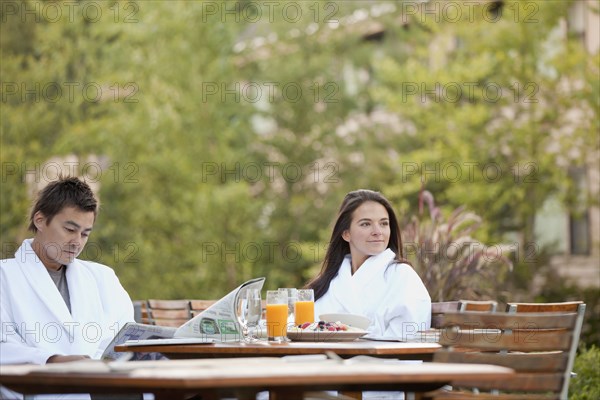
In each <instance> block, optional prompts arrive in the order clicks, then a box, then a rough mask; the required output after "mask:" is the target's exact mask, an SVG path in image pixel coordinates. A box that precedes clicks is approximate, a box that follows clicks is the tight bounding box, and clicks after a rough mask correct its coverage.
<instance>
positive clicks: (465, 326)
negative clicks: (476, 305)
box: [434, 304, 585, 400]
mask: <svg viewBox="0 0 600 400" xmlns="http://www.w3.org/2000/svg"><path fill="white" fill-rule="evenodd" d="M540 309H541V308H535V310H536V311H537V312H527V313H525V312H523V313H519V312H515V311H511V312H510V313H498V312H474V311H464V312H448V313H445V314H443V315H442V316H441V317H440V321H439V322H440V327H442V328H443V330H442V334H441V337H440V344H442V345H443V346H444V348H443V349H442V350H440V351H438V352H436V354H435V355H434V361H439V362H455V363H484V364H496V365H501V366H505V367H510V368H513V369H515V370H516V371H517V374H516V376H515V377H514V378H512V377H511V378H510V379H506V380H502V381H500V382H476V381H469V380H461V381H460V382H453V384H452V385H453V387H454V388H457V387H460V388H463V389H464V388H477V389H478V391H486V390H492V391H493V392H494V396H496V397H494V398H496V399H498V400H501V399H503V395H504V398H514V396H515V394H514V391H516V392H520V393H527V394H525V395H524V397H523V398H527V396H531V397H534V396H535V395H534V394H533V392H535V393H537V395H542V394H544V395H545V394H549V395H550V398H557V399H565V400H566V398H567V396H566V394H567V392H566V391H565V384H566V385H567V389H568V377H569V375H570V369H571V367H572V364H570V363H571V353H572V352H573V351H574V350H576V348H577V345H578V343H579V334H580V331H581V325H582V322H583V310H585V305H584V304H578V305H577V306H576V312H574V311H573V310H572V309H568V310H567V311H563V312H556V311H557V310H559V308H556V307H554V308H552V307H549V308H548V309H549V310H551V311H552V312H539V310H540ZM582 309H583V310H582ZM498 391H499V392H498ZM511 392H513V393H511ZM460 393H461V392H458V395H459V397H460ZM463 393H465V395H466V394H468V395H469V398H471V396H474V398H477V397H476V396H475V395H474V394H473V393H471V392H468V393H466V392H463ZM483 394H484V392H482V395H483ZM509 394H510V396H513V397H510V396H509ZM487 395H490V393H487Z"/></svg>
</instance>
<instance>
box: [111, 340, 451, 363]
mask: <svg viewBox="0 0 600 400" xmlns="http://www.w3.org/2000/svg"><path fill="white" fill-rule="evenodd" d="M440 347H441V346H440V345H439V344H437V343H420V342H392V341H390V342H385V341H372V340H362V339H359V340H354V341H349V342H285V343H281V344H279V343H274V342H267V341H265V340H259V341H256V342H252V343H245V342H230V343H214V344H199V345H198V344H176V345H148V346H127V345H119V346H115V350H117V351H120V352H129V351H131V352H160V353H162V354H164V355H165V356H166V357H168V358H170V359H190V358H211V357H282V356H290V355H307V354H324V353H325V352H327V351H331V352H333V353H335V354H337V355H338V356H340V357H342V358H349V357H355V356H360V355H365V356H375V357H384V358H396V359H403V360H424V361H431V359H432V357H433V353H434V352H435V351H436V350H438V349H439V348H440Z"/></svg>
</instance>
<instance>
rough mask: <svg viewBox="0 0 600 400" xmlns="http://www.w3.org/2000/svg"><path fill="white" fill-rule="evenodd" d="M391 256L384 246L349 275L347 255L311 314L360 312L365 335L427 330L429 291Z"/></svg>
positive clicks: (400, 335)
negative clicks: (367, 322) (364, 321)
mask: <svg viewBox="0 0 600 400" xmlns="http://www.w3.org/2000/svg"><path fill="white" fill-rule="evenodd" d="M395 257H396V255H395V253H394V252H393V251H392V250H390V249H387V250H385V251H383V252H381V253H380V254H378V255H375V256H371V257H369V258H368V259H367V260H366V261H365V262H364V263H363V264H362V265H361V266H360V268H358V270H357V271H356V272H355V273H354V275H352V267H351V265H350V261H351V257H350V255H349V254H348V255H347V256H346V257H345V258H344V261H343V262H342V265H341V266H340V269H339V271H338V274H337V275H336V276H335V278H333V280H332V281H331V284H330V285H329V289H328V290H327V292H326V293H325V295H323V297H321V298H320V299H319V300H317V301H316V302H315V315H316V316H317V317H318V316H319V315H320V314H324V313H350V314H360V315H364V316H366V317H368V318H369V319H370V320H371V325H370V326H369V328H368V329H367V330H368V331H369V334H370V335H372V336H377V337H390V338H392V337H393V338H410V337H411V336H412V335H413V334H414V333H415V332H417V331H420V330H424V329H429V327H430V326H431V298H430V297H429V293H428V292H427V289H426V288H425V285H423V282H422V281H421V278H420V277H419V276H418V275H417V273H416V272H415V271H414V270H413V269H412V267H411V266H410V265H408V264H400V263H396V262H394V261H393V260H394V258H395Z"/></svg>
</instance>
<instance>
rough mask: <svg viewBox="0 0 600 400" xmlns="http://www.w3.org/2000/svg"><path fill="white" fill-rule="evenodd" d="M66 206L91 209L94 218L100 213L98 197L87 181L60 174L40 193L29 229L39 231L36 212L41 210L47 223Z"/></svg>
mask: <svg viewBox="0 0 600 400" xmlns="http://www.w3.org/2000/svg"><path fill="white" fill-rule="evenodd" d="M65 207H75V208H77V209H79V210H81V211H91V212H93V213H94V219H95V218H96V216H97V215H98V199H96V196H95V195H94V192H92V189H91V188H90V187H89V185H88V184H87V183H85V182H84V181H82V180H81V179H79V178H76V177H65V178H63V177H62V176H59V178H58V180H57V181H54V182H50V183H49V184H48V185H47V186H46V187H45V188H43V189H42V190H40V192H39V193H38V196H37V199H36V201H35V204H34V205H33V207H32V209H31V214H30V216H29V230H30V231H32V232H37V228H36V226H35V224H34V223H33V218H34V216H35V214H36V213H37V212H38V211H40V212H41V213H42V214H44V216H45V217H46V224H49V223H50V222H51V221H52V218H54V216H55V215H56V214H58V213H59V212H61V211H62V209H63V208H65Z"/></svg>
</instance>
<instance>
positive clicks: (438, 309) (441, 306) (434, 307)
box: [431, 301, 460, 328]
mask: <svg viewBox="0 0 600 400" xmlns="http://www.w3.org/2000/svg"><path fill="white" fill-rule="evenodd" d="M459 309H460V302H459V301H438V302H434V303H431V327H432V328H439V327H440V318H441V316H442V315H443V314H445V313H447V312H452V311H458V310H459Z"/></svg>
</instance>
